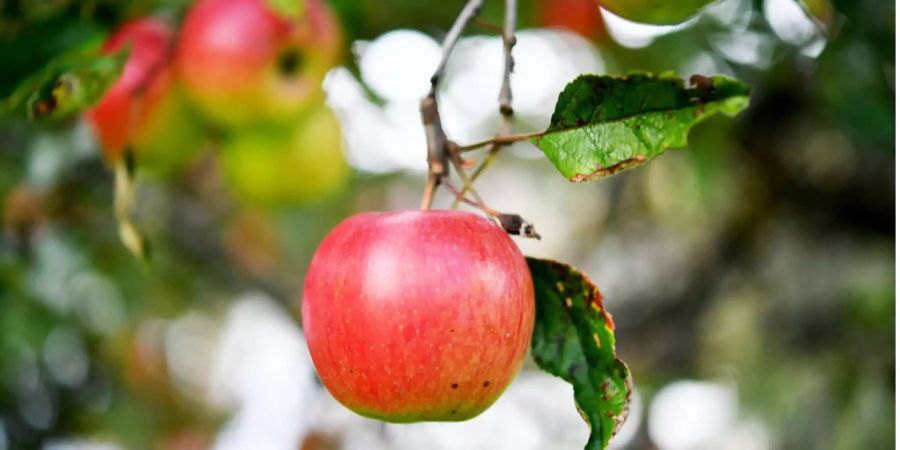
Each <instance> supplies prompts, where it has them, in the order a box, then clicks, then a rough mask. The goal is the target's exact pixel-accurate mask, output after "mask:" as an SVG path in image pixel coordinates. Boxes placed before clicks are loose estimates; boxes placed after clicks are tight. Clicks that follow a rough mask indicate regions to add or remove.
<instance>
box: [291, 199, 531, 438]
mask: <svg viewBox="0 0 900 450" xmlns="http://www.w3.org/2000/svg"><path fill="white" fill-rule="evenodd" d="M533 289H534V288H533V287H532V282H531V275H530V272H529V271H528V266H527V265H526V264H525V258H524V257H523V256H522V253H520V251H519V249H518V247H516V245H515V243H513V241H512V239H510V238H509V236H507V234H506V233H505V232H504V231H503V230H502V229H501V228H500V227H499V226H497V225H495V224H493V223H491V222H490V221H488V220H487V219H484V218H481V217H479V216H476V215H474V214H471V213H466V212H461V211H436V210H428V211H405V212H393V213H363V214H358V215H355V216H353V217H351V218H349V219H347V220H345V221H344V222H342V223H341V224H340V225H338V226H337V227H336V228H335V229H334V230H332V231H331V233H329V234H328V236H327V237H326V238H325V240H323V241H322V243H321V244H320V246H319V248H318V249H317V250H316V253H315V256H313V259H312V263H311V264H310V266H309V270H308V272H307V276H306V283H305V285H304V288H303V304H302V314H303V329H304V333H305V334H306V340H307V344H308V346H309V352H310V354H311V355H312V359H313V363H314V364H315V366H316V370H317V371H318V373H319V377H320V378H321V379H322V382H323V383H324V384H325V387H326V388H328V390H329V391H330V392H331V394H332V395H334V397H335V398H336V399H337V400H338V401H340V402H341V403H342V404H344V405H345V406H346V407H348V408H350V409H351V410H353V411H355V412H357V413H359V414H362V415H364V416H368V417H372V418H377V419H381V420H385V421H389V422H414V421H420V420H441V421H458V420H466V419H469V418H472V417H474V416H476V415H478V414H479V413H481V412H482V411H484V410H485V409H486V408H487V407H488V406H490V405H491V404H492V403H493V402H494V401H495V400H496V399H497V397H499V396H500V394H501V393H502V392H503V390H504V389H505V388H506V386H507V385H509V383H510V382H511V381H512V379H513V377H514V376H515V375H516V373H517V372H518V370H519V368H520V367H521V366H522V361H523V359H524V358H525V354H526V351H527V349H528V345H529V342H530V340H531V331H532V327H533V325H534V290H533Z"/></svg>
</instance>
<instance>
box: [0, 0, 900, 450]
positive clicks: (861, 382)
mask: <svg viewBox="0 0 900 450" xmlns="http://www.w3.org/2000/svg"><path fill="white" fill-rule="evenodd" d="M216 1H218V2H220V3H222V4H223V5H225V6H221V5H216V4H215V3H216ZM229 3H232V4H234V5H231V6H228V4H229ZM257 3H259V2H258V1H244V0H241V1H238V0H212V1H206V0H204V1H203V2H200V4H198V5H196V6H194V5H192V4H191V2H189V1H186V0H155V1H136V0H131V1H112V0H84V1H68V0H52V1H51V0H42V1H31V0H18V1H17V0H0V49H2V50H0V54H2V58H0V96H2V97H3V98H8V99H9V100H7V101H6V106H7V108H6V113H5V115H4V116H3V117H2V120H0V201H2V207H3V209H2V225H3V229H2V239H0V450H8V449H54V450H61V449H79V450H81V449H104V450H105V449H173V450H174V449H178V450H189V449H191V450H192V449H206V448H214V449H273V450H277V449H303V450H314V449H351V450H357V449H365V450H369V449H376V450H377V449H426V448H427V449H517V450H526V449H580V448H582V446H583V445H584V442H586V438H587V434H588V430H587V426H586V425H585V424H584V422H583V421H582V420H581V418H580V417H579V415H578V413H577V412H576V410H575V408H574V403H573V401H572V397H571V395H572V391H571V387H570V386H569V385H567V384H566V383H564V382H563V381H561V380H559V379H556V378H553V377H552V376H550V375H547V374H544V373H542V372H540V371H539V370H537V369H536V367H535V366H534V365H533V363H531V362H528V363H527V364H526V367H525V368H524V370H523V371H522V373H521V375H520V376H519V377H518V379H517V380H516V381H515V382H514V383H513V384H512V386H510V388H509V389H508V391H507V392H506V393H505V394H504V396H503V397H501V399H500V400H499V401H498V403H497V404H495V405H494V406H493V407H492V408H491V409H489V410H488V411H487V412H485V413H484V414H483V415H481V416H479V417H477V418H476V419H474V420H471V421H468V422H463V423H453V424H442V423H424V424H413V425H387V424H383V423H380V422H376V421H372V420H368V419H364V418H362V417H358V416H355V415H354V414H353V413H351V412H349V411H348V410H345V409H344V408H343V407H341V406H340V405H339V404H337V403H336V402H335V400H334V399H333V398H331V397H330V395H329V394H328V393H327V392H326V391H325V390H324V389H323V388H322V386H321V385H320V384H319V383H318V381H317V379H316V376H315V373H314V370H313V368H312V364H311V361H310V359H309V355H308V353H307V350H306V347H305V343H304V339H303V334H302V330H301V329H300V326H299V310H300V308H299V306H300V300H301V299H300V292H301V290H302V284H303V279H304V274H305V267H306V265H307V264H308V262H309V259H310V257H311V255H312V253H313V251H314V250H315V248H316V246H317V244H318V242H319V241H320V240H321V239H322V238H323V237H324V235H325V234H326V233H327V232H328V230H329V229H331V228H332V227H333V226H334V225H336V224H337V223H338V222H339V221H340V220H342V219H343V218H345V217H348V216H349V215H352V214H354V213H355V212H359V211H366V210H399V209H411V208H416V207H417V206H418V201H419V197H420V195H421V189H422V186H423V183H424V178H425V170H426V164H425V139H424V135H423V132H422V129H421V125H420V119H419V115H418V114H419V113H418V101H419V99H420V98H421V97H422V96H423V95H424V93H425V92H426V91H427V88H428V80H429V77H430V75H431V72H432V71H433V69H434V67H435V64H436V63H437V60H438V59H439V57H440V43H439V42H440V39H441V38H442V37H443V33H445V32H446V30H447V29H448V28H449V26H450V24H451V23H452V21H453V20H454V18H455V17H456V15H457V14H458V12H459V10H460V8H461V7H462V5H463V3H464V2H463V1H461V0H459V1H442V2H420V1H413V0H378V1H376V0H329V1H327V2H325V3H324V4H320V3H319V2H316V1H308V2H307V3H306V4H305V5H303V4H299V6H300V7H299V8H296V7H297V6H298V5H296V4H292V3H294V2H291V1H271V2H270V3H271V4H272V5H276V4H277V5H276V6H272V7H276V8H279V7H280V8H281V10H280V13H279V14H281V15H280V16H279V17H281V19H280V20H288V19H286V17H291V19H290V20H293V21H296V22H298V23H301V25H299V26H297V27H295V28H292V30H296V29H300V30H301V32H297V33H293V32H291V33H288V32H285V31H284V30H281V29H280V28H278V27H277V26H274V27H275V28H278V30H281V31H272V30H271V29H266V28H265V27H264V26H262V25H259V24H258V23H256V24H255V25H254V23H250V24H248V23H249V22H252V21H249V20H246V21H243V22H242V21H241V20H236V19H234V17H257V16H254V14H261V13H259V12H258V11H257V12H256V13H253V12H247V10H240V8H246V7H247V6H246V4H257ZM502 3H503V2H500V1H492V0H489V1H488V2H487V4H486V5H485V8H484V10H483V14H482V15H481V22H480V24H478V25H475V26H470V27H469V29H468V32H467V34H466V37H465V38H464V39H463V40H462V41H461V42H460V44H459V46H458V48H457V51H456V52H455V53H454V55H453V57H452V59H451V61H450V65H449V67H448V75H447V77H446V79H445V82H444V83H443V84H442V86H441V90H440V94H439V95H440V101H441V108H442V109H441V110H442V115H443V120H444V123H445V127H446V129H447V132H448V134H449V135H450V137H451V138H452V139H454V140H456V141H457V142H460V143H470V142H475V141H477V140H480V139H483V138H487V137H490V136H492V135H493V134H494V132H495V131H496V128H497V125H498V123H499V119H498V117H497V114H496V111H497V106H496V101H495V99H496V97H497V92H498V91H499V87H500V79H501V69H502V59H501V42H500V40H499V38H498V37H497V36H496V33H495V30H494V27H496V26H497V25H500V24H502V6H503V5H502ZM210 4H212V5H213V6H210ZM279 5H280V6H279ZM257 6H259V5H257ZM192 8H193V9H192ZM804 8H805V9H804ZM257 9H259V8H257ZM329 10H330V11H332V12H333V15H332V14H330V13H329V12H328V11H329ZM217 11H226V12H227V11H232V13H234V11H243V12H241V13H240V14H237V13H234V14H232V16H231V18H230V19H226V20H225V22H223V23H225V24H226V25H221V24H219V25H215V24H213V25H210V23H213V22H215V20H214V19H215V14H216V12H217ZM807 11H813V12H814V14H813V15H808V14H807V13H806V12H807ZM268 14H270V15H271V14H272V13H271V11H270V12H269V13H268ZM148 16H152V17H153V19H150V20H151V21H152V23H151V25H153V24H156V25H159V24H163V25H162V28H159V27H157V28H154V26H148V27H145V28H141V29H140V30H138V31H136V32H134V33H136V34H131V35H127V33H126V38H127V39H124V40H125V41H128V40H129V39H132V38H133V40H134V42H132V43H131V44H124V47H123V44H122V43H119V44H115V43H114V42H113V43H111V41H110V40H109V36H113V33H116V32H117V30H120V29H121V27H122V24H123V23H132V24H134V23H135V22H133V21H134V20H135V19H139V18H146V17H148ZM260 17H262V16H260ZM144 20H147V19H144ZM228 20H231V22H228ZM261 20H262V19H261ZM266 20H268V22H266V21H265V20H263V21H262V22H260V23H270V24H271V23H276V24H277V23H278V22H277V20H276V21H275V22H272V21H273V20H274V19H272V18H271V17H269V18H268V19H266ZM518 22H519V27H520V31H519V34H518V45H517V46H516V47H515V49H514V57H515V61H516V65H515V73H514V74H513V77H512V88H513V107H514V109H515V111H516V123H515V131H516V132H530V131H540V130H543V129H544V128H545V127H546V126H547V124H548V123H549V118H550V117H549V116H550V114H551V113H552V111H553V108H554V105H555V100H556V96H557V94H558V93H559V91H560V90H561V89H562V87H563V86H565V84H566V83H567V82H568V81H570V80H571V79H573V78H574V77H575V76H576V75H578V74H580V73H587V72H591V73H612V74H621V73H627V72H628V71H629V70H636V69H640V70H652V71H664V70H674V71H676V72H677V73H679V74H681V75H682V76H684V77H689V76H690V75H692V74H694V73H700V74H706V75H709V74H714V73H720V74H726V75H729V76H732V77H736V78H738V79H741V80H743V81H744V82H746V83H748V84H749V85H751V88H752V98H751V107H750V108H749V109H748V110H747V111H745V112H744V113H742V114H741V115H739V116H738V117H737V118H736V119H726V118H723V117H716V118H713V119H712V120H709V121H708V122H706V123H704V124H702V125H700V126H698V127H697V128H696V129H694V130H693V131H692V132H691V135H690V144H689V148H687V149H680V150H673V151H670V152H667V153H665V154H664V155H663V156H661V157H659V158H658V159H656V160H654V161H653V162H652V163H651V164H648V165H645V166H643V167H641V168H638V169H635V170H631V171H628V172H625V173H622V174H619V175H616V176H614V177H611V178H608V179H602V180H599V181H596V182H593V183H583V184H571V183H569V182H568V181H566V180H565V179H564V178H563V177H561V176H560V175H559V174H558V173H557V172H556V171H555V169H554V168H553V167H552V165H551V164H550V163H549V162H547V161H546V160H544V159H542V156H541V154H540V152H539V151H538V150H537V149H535V148H534V147H531V146H530V144H524V143H523V144H517V145H514V146H512V147H511V148H507V149H505V150H504V151H503V152H502V153H501V155H500V158H499V161H497V163H496V164H494V165H493V166H492V167H491V168H490V169H489V170H488V171H487V172H485V174H484V176H483V177H481V178H480V179H479V180H478V183H477V187H478V190H479V192H480V194H481V195H482V197H483V198H484V199H485V201H486V202H487V203H488V204H489V205H490V206H492V207H494V208H495V209H498V210H501V211H506V212H515V213H519V214H521V215H522V216H524V217H525V218H527V219H529V220H531V221H532V222H533V223H534V225H535V227H536V229H537V230H538V231H539V232H540V233H541V235H542V236H543V238H544V239H543V240H540V241H533V240H522V239H519V240H517V243H518V244H519V245H520V246H521V248H522V250H523V252H524V253H526V254H528V255H532V256H539V257H547V258H553V259H558V260H561V261H566V262H569V263H572V264H574V265H576V266H577V267H579V268H581V269H583V270H584V271H585V272H586V273H587V274H588V275H589V276H590V277H591V278H592V279H593V280H594V281H596V282H597V284H598V285H599V287H600V289H601V291H602V292H603V294H604V297H605V302H606V307H607V309H608V310H609V311H610V312H611V313H612V314H613V316H614V318H615V321H616V325H617V329H616V331H617V338H618V346H617V347H618V352H619V356H620V358H621V359H623V360H624V361H625V362H626V363H627V364H628V365H629V366H630V367H631V370H632V373H633V377H634V380H635V385H636V395H635V402H634V404H633V406H632V411H631V415H630V417H629V419H628V421H627V423H626V425H625V427H624V429H623V430H622V431H621V433H620V434H619V435H618V436H617V437H616V438H615V439H614V441H613V447H614V448H617V449H625V448H627V449H663V450H682V449H683V450H688V449H723V448H727V449H769V448H772V449H781V448H784V449H797V448H810V449H813V448H814V449H826V448H827V449H887V448H893V446H894V439H895V431H894V427H893V425H894V420H895V409H894V400H895V391H894V385H895V359H894V354H895V347H894V345H895V344H894V342H895V341H894V326H895V324H894V318H895V311H894V308H895V306H894V297H895V292H894V286H895V278H894V273H895V254H894V251H895V235H894V230H895V228H894V224H895V211H894V205H895V191H894V185H895V173H894V167H895V151H894V149H895V144H894V139H895V130H894V123H895V112H894V111H895V108H894V103H895V32H896V30H895V9H894V5H893V4H891V3H890V2H884V1H879V0H852V1H851V0H833V2H832V3H828V0H820V1H808V2H804V3H802V4H801V3H798V2H796V1H794V0H721V1H719V2H717V3H715V4H713V5H711V6H709V7H707V8H704V9H703V10H702V11H701V12H700V13H699V14H698V15H697V16H695V17H693V18H692V19H690V20H688V21H686V22H684V23H681V24H678V25H666V26H652V25H646V24H639V23H635V22H630V21H628V20H625V19H623V18H621V17H617V16H615V15H613V14H611V13H608V12H606V11H601V10H599V9H598V8H597V7H596V4H595V3H593V2H592V1H591V0H521V1H520V10H519V17H518ZM243 26H246V27H249V28H247V29H242V28H241V27H243ZM166 27H168V29H167V28H166ZM216 27H218V28H216ZM254 27H256V28H254ZM138 28H140V27H138ZM275 28H273V29H275ZM141 30H143V31H141ZM147 30H150V31H147ZM154 30H156V31H154ZM160 30H161V31H160ZM310 30H311V31H310ZM141 33H144V34H141ZM144 35H147V36H150V38H147V42H155V43H151V44H147V45H144V44H141V42H142V41H139V39H143V38H141V37H140V36H144ZM295 35H298V36H299V37H296V36H295ZM129 36H130V37H129ZM135 36H137V37H135ZM236 38H241V39H237V40H235V39H236ZM154 39H156V40H154ZM204 39H205V40H204ZM229 39H230V41H229ZM253 39H257V41H253ZM120 40H122V39H120ZM104 41H106V45H104V46H102V47H101V45H102V43H103V42H104ZM238 41H245V42H246V41H253V42H271V43H273V44H272V45H273V46H277V48H276V50H273V51H270V52H268V53H266V52H261V51H256V53H253V52H254V51H251V50H246V49H245V50H241V49H242V48H244V47H247V46H244V47H241V45H240V44H235V43H234V42H238ZM211 42H218V43H219V44H221V42H230V44H222V45H224V48H230V49H232V50H233V51H234V52H240V51H246V52H248V53H246V54H245V55H243V56H241V54H238V53H235V54H232V56H230V57H229V58H230V59H229V58H224V59H221V58H220V59H216V56H215V55H211V54H210V53H204V51H208V49H209V48H210V47H209V46H210V45H212V46H213V47H215V45H213V44H210V43H211ZM117 45H118V47H117ZM204 45H206V46H207V47H204ZM229 45H230V47H229ZM120 48H125V49H126V53H123V54H122V55H124V56H127V57H128V58H132V59H129V60H128V63H126V66H125V67H126V69H125V72H123V75H122V77H123V80H125V79H126V78H128V77H131V78H129V79H130V80H132V81H130V82H129V83H131V84H128V85H127V86H125V84H122V85H121V86H120V85H115V86H114V88H113V89H111V90H110V91H109V92H110V94H107V95H110V96H111V95H112V94H111V93H112V92H114V91H115V89H116V88H117V87H119V88H121V89H120V90H119V91H115V92H120V93H121V92H124V93H125V94H124V97H122V98H126V97H128V96H129V95H130V96H132V97H136V98H139V100H134V99H131V100H128V98H126V99H125V100H115V101H114V100H110V101H109V102H107V100H106V99H104V100H103V102H107V103H108V104H107V106H108V108H109V109H108V111H107V112H105V113H104V112H103V110H102V107H101V106H96V107H94V108H93V109H90V110H89V111H87V112H86V113H82V111H81V109H83V108H76V107H75V106H77V102H78V98H80V97H79V95H82V94H84V95H87V94H85V92H89V91H90V90H89V89H88V88H90V87H91V86H92V84H91V83H93V82H94V81H96V80H94V78H98V79H102V77H99V76H95V75H96V73H95V72H90V73H89V74H88V75H83V74H82V75H79V73H80V72H78V68H83V67H82V66H83V65H84V64H86V63H95V62H96V63H97V64H100V63H105V62H109V61H113V60H114V56H115V55H117V54H118V53H116V52H117V51H119V49H120ZM128 49H130V54H128V53H127V51H128ZM90 52H94V53H90ZM97 52H100V53H97ZM72 54H74V55H82V56H80V57H78V56H76V57H74V59H73V58H72V57H69V58H68V59H66V57H65V55H72ZM88 54H91V55H94V56H91V57H88V56H84V55H88ZM98 54H104V55H107V56H106V57H105V58H107V59H103V58H101V59H98V58H97V57H96V55H98ZM60 55H64V56H63V59H60ZM142 55H143V56H142ZM147 55H149V56H147ZM124 56H123V57H124ZM79 58H80V59H79ZM139 58H144V59H145V60H148V61H150V62H144V63H140V61H138V59H139ZM242 58H244V59H242ZM51 61H53V63H51ZM72 61H75V62H72ZM132 61H138V62H134V63H133V62H132ZM160 61H162V62H160ZM198 62H199V63H198ZM67 64H74V65H75V66H68V65H67ZM77 64H81V66H78V65H77ZM141 64H143V65H141ZM170 66H171V70H169V68H170ZM71 67H76V69H71ZM148 67H150V68H149V69H148ZM95 68H96V67H95ZM142 70H143V72H142ZM129 71H130V72H129ZM117 73H118V72H114V74H117ZM35 74H37V75H35ZM60 74H64V75H65V74H68V76H69V78H66V76H59V75H60ZM73 74H74V75H73ZM91 74H93V75H91ZM129 74H130V75H129ZM166 74H168V75H166ZM164 75H165V76H164ZM166 76H168V78H166ZM35 77H37V78H35ZM92 77H94V78H92ZM35 80H37V81H35ZM48 80H49V81H48ZM60 80H61V81H60ZM92 80H93V81H92ZM135 80H137V81H135ZM155 80H163V81H160V82H159V83H158V84H160V85H163V86H164V88H160V89H158V90H157V89H156V88H153V87H147V86H155V85H156V84H155V83H156V81H155ZM48 83H49V84H48ZM122 83H125V82H124V81H123V82H122ZM242 83H243V84H242ZM126 84H127V83H126ZM123 86H124V87H123ZM157 91H159V92H162V94H159V95H158V96H157V94H154V92H157ZM48 92H49V94H48ZM101 92H102V89H101ZM48 95H49V97H48ZM159 98H162V99H163V100H159ZM48 99H49V100H48ZM73 99H74V100H73ZM67 102H68V103H67ZM116 102H118V103H116ZM67 105H69V106H72V111H66V108H67ZM135 105H137V106H135ZM159 105H163V106H159ZM22 111H24V113H23V112H22ZM135 111H137V112H135ZM159 111H162V112H159ZM134 116H137V117H138V118H137V119H135V117H134ZM160 117H161V118H162V119H160ZM335 119H337V120H335ZM135 123H136V124H135ZM147 123H149V124H150V125H147ZM126 130H128V131H126ZM117 133H118V134H117ZM117 185H118V186H117ZM114 199H118V200H117V201H116V202H114ZM114 203H116V205H114ZM450 204H451V198H450V196H449V195H448V194H447V193H446V192H442V193H441V194H440V195H439V196H438V198H437V200H436V202H435V205H436V206H437V207H441V208H446V207H449V206H450ZM123 223H125V224H131V225H133V228H131V225H126V226H125V228H126V230H125V231H122V227H123V225H122V224H123ZM128 230H137V231H138V233H139V234H140V236H141V237H140V239H136V240H135V239H132V240H131V242H132V245H131V246H130V247H131V248H132V250H134V247H135V242H138V244H137V245H138V246H139V247H141V248H140V250H142V251H143V253H145V254H146V256H145V257H144V258H138V257H135V256H134V255H133V254H132V252H131V251H129V249H128V248H126V246H124V245H123V244H122V242H121V240H120V234H124V235H129V231H128ZM131 236H132V237H134V236H133V235H131Z"/></svg>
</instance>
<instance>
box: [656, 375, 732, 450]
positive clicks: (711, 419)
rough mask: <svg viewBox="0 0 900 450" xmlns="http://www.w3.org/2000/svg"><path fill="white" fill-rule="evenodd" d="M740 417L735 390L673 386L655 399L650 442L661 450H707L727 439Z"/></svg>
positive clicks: (715, 385) (705, 384)
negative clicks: (725, 437)
mask: <svg viewBox="0 0 900 450" xmlns="http://www.w3.org/2000/svg"><path fill="white" fill-rule="evenodd" d="M737 414H738V399H737V391H736V389H735V388H734V387H732V386H728V385H724V384H719V383H712V382H705V381H691V380H679V381H675V382H672V383H670V384H668V385H666V386H665V387H663V388H662V390H660V391H659V393H657V394H656V396H655V397H654V398H653V401H652V402H651V403H650V413H649V417H648V418H647V421H648V422H647V425H648V431H649V432H650V438H651V439H652V440H653V442H654V443H655V444H656V445H657V446H658V447H659V448H660V450H691V449H699V448H706V446H708V445H710V444H711V443H712V442H713V441H714V440H715V439H717V438H719V437H720V436H722V435H723V433H724V432H725V431H726V430H727V429H729V427H731V426H732V425H733V423H734V422H735V419H736V418H737Z"/></svg>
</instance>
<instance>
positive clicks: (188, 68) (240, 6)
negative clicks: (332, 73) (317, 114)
mask: <svg viewBox="0 0 900 450" xmlns="http://www.w3.org/2000/svg"><path fill="white" fill-rule="evenodd" d="M296 1H297V2H304V3H302V4H301V6H303V7H302V8H300V14H299V17H297V18H296V19H293V18H288V17H287V16H285V15H280V14H279V13H277V12H276V11H274V10H273V9H271V8H270V7H269V6H268V5H267V3H266V2H265V1H264V0H200V1H199V2H198V3H197V4H196V5H194V7H193V8H191V10H190V11H189V12H188V15H187V17H186V19H185V21H184V24H183V26H182V29H181V32H180V33H181V34H180V37H179V43H178V49H177V52H176V53H177V56H176V60H177V67H178V73H179V76H180V77H181V79H182V80H183V82H184V84H185V87H186V89H187V91H188V94H189V97H190V99H191V100H192V101H193V102H194V103H195V104H196V106H197V107H198V108H199V109H200V110H201V111H202V113H203V114H204V115H205V116H206V117H207V118H208V119H210V120H211V121H213V122H216V123H217V124H219V125H222V126H226V127H230V128H234V127H238V126H243V125H248V124H255V123H260V122H280V123H282V124H286V123H293V122H294V121H295V119H296V118H297V117H298V115H299V114H301V113H302V112H303V111H304V109H308V108H309V107H311V106H318V105H319V104H321V102H322V90H321V84H322V80H323V78H324V77H325V73H326V72H327V71H328V70H329V69H330V68H331V67H333V66H334V65H335V64H336V63H337V62H338V60H339V58H340V54H341V33H340V28H339V26H338V23H337V21H336V19H335V18H334V16H333V15H332V13H331V11H330V10H329V9H328V8H327V7H326V6H325V5H324V4H323V3H322V2H321V1H320V0H296Z"/></svg>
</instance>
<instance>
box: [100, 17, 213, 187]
mask: <svg viewBox="0 0 900 450" xmlns="http://www.w3.org/2000/svg"><path fill="white" fill-rule="evenodd" d="M172 38H173V35H172V30H171V28H170V27H169V26H168V25H167V24H166V23H164V22H162V21H159V20H157V19H153V18H143V19H138V20H135V21H132V22H128V23H125V24H124V25H122V26H121V27H120V28H119V29H118V30H117V31H116V32H115V33H113V34H112V35H111V36H110V37H109V39H107V40H106V42H104V44H103V47H102V48H101V51H102V52H103V53H107V54H108V53H113V52H116V51H119V50H121V49H123V48H124V47H126V46H130V47H129V48H130V53H129V56H128V61H126V63H125V67H124V68H123V70H122V74H121V75H120V76H119V79H118V80H116V81H115V82H114V83H113V85H112V86H111V87H110V88H109V89H108V90H107V91H106V93H104V95H103V98H101V99H100V101H99V102H98V103H97V104H96V105H95V106H94V107H93V108H91V109H90V110H89V111H88V112H87V115H86V117H87V121H88V123H89V124H90V126H91V127H92V128H93V130H94V132H95V133H96V135H97V137H98V139H99V141H100V145H101V148H102V149H103V153H104V155H105V156H106V158H107V159H110V160H115V159H118V158H121V157H122V154H123V152H124V150H125V149H126V148H127V147H129V146H131V148H132V149H133V150H134V153H135V155H136V156H137V159H138V164H139V167H149V168H151V169H153V170H152V171H157V172H168V171H170V170H172V169H173V168H175V167H178V166H179V165H181V164H182V163H184V162H185V161H186V160H187V159H189V158H190V157H191V156H192V155H194V154H196V150H198V149H199V148H201V147H202V145H203V140H204V134H203V130H202V127H201V126H200V125H199V124H198V123H197V121H196V118H195V117H193V115H192V114H191V113H190V111H189V109H188V108H187V105H186V104H185V103H184V100H183V98H182V97H181V93H180V92H179V89H178V86H177V85H176V83H175V79H174V69H173V66H172V65H171V64H170V62H171V61H170V59H169V46H170V43H171V40H172Z"/></svg>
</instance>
